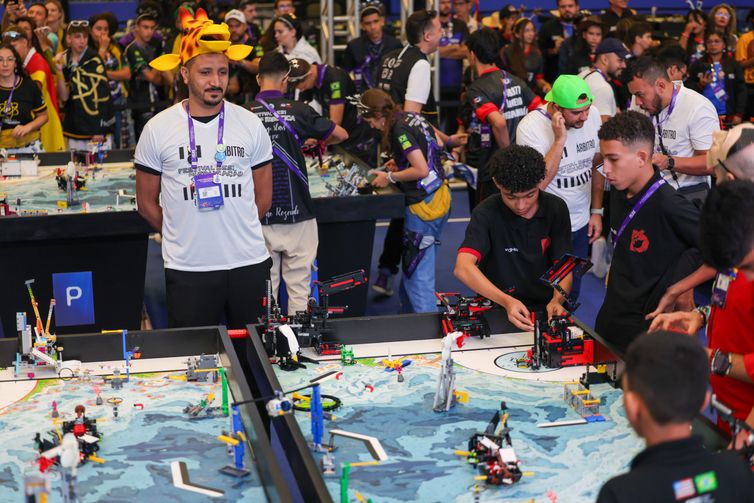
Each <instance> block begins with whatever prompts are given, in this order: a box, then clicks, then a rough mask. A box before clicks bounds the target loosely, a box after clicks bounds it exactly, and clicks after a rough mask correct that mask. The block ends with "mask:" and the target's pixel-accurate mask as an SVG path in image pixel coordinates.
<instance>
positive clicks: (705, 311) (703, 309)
mask: <svg viewBox="0 0 754 503" xmlns="http://www.w3.org/2000/svg"><path fill="white" fill-rule="evenodd" d="M694 311H696V312H697V313H698V314H699V315H700V316H701V317H702V326H703V327H705V326H707V321H708V320H709V315H710V306H700V307H697V308H696V309H694Z"/></svg>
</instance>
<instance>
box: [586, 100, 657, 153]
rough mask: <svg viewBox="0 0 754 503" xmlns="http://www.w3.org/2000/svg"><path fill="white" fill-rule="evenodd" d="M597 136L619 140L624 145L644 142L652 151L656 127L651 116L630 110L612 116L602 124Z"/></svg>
mask: <svg viewBox="0 0 754 503" xmlns="http://www.w3.org/2000/svg"><path fill="white" fill-rule="evenodd" d="M597 137H598V138H599V139H600V140H618V141H619V142H621V143H622V144H624V145H636V144H637V143H644V144H646V145H648V146H649V151H650V152H652V149H654V144H655V129H654V126H653V125H652V120H651V119H650V118H649V117H647V116H646V115H644V114H642V113H639V112H635V111H633V110H628V111H626V112H623V113H620V114H618V115H615V116H613V117H611V118H610V119H609V120H608V121H607V122H605V123H604V124H602V127H601V128H600V131H599V133H597Z"/></svg>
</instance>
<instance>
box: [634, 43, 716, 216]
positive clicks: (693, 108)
mask: <svg viewBox="0 0 754 503" xmlns="http://www.w3.org/2000/svg"><path fill="white" fill-rule="evenodd" d="M627 72H628V75H627V76H626V82H628V91H629V92H630V93H631V94H632V95H633V96H634V97H635V98H636V105H638V106H639V107H640V108H641V109H642V110H644V111H645V112H646V113H648V114H649V115H650V116H651V117H652V123H653V124H654V126H655V153H654V156H653V157H652V163H653V164H654V165H655V166H657V167H658V168H660V169H661V170H662V171H661V173H662V176H663V177H664V178H665V180H666V181H667V182H668V183H669V184H670V186H671V187H673V188H674V189H676V190H678V191H679V192H681V193H682V194H684V195H685V196H686V198H687V199H690V200H692V201H695V202H697V203H699V202H702V201H704V199H705V198H706V197H707V192H708V191H709V183H710V175H711V174H712V171H713V170H712V168H709V167H707V151H708V150H709V148H710V146H711V145H712V135H713V133H714V132H715V131H719V130H720V119H719V118H718V116H717V112H716V111H715V107H714V106H713V105H712V103H710V101H709V100H708V99H707V98H705V97H704V96H702V95H701V94H699V93H697V92H696V91H693V90H691V89H689V88H687V87H684V86H683V85H680V86H676V85H674V84H673V83H672V82H671V81H670V80H669V78H668V74H667V72H666V68H665V65H664V64H663V63H662V62H661V61H659V60H658V59H656V58H654V57H652V56H642V57H640V58H638V59H637V60H636V61H633V62H632V63H631V64H630V65H629V68H628V70H627Z"/></svg>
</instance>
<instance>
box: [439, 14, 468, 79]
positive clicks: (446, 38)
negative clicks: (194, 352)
mask: <svg viewBox="0 0 754 503" xmlns="http://www.w3.org/2000/svg"><path fill="white" fill-rule="evenodd" d="M441 26H442V37H441V38H440V47H445V46H447V45H461V44H464V43H466V39H467V38H469V27H468V26H466V23H464V22H463V21H462V20H460V19H455V18H450V20H449V21H448V22H447V23H441ZM462 75H463V60H462V59H450V58H440V87H441V88H443V89H448V88H449V89H454V88H460V87H461V77H462Z"/></svg>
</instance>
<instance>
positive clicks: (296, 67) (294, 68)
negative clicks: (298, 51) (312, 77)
mask: <svg viewBox="0 0 754 503" xmlns="http://www.w3.org/2000/svg"><path fill="white" fill-rule="evenodd" d="M288 64H289V65H290V66H291V73H289V74H288V82H291V83H294V84H295V83H296V82H300V81H302V80H304V78H306V75H307V74H308V73H309V68H311V65H310V64H309V62H308V61H306V60H304V59H301V58H293V59H291V60H289V61H288Z"/></svg>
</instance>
